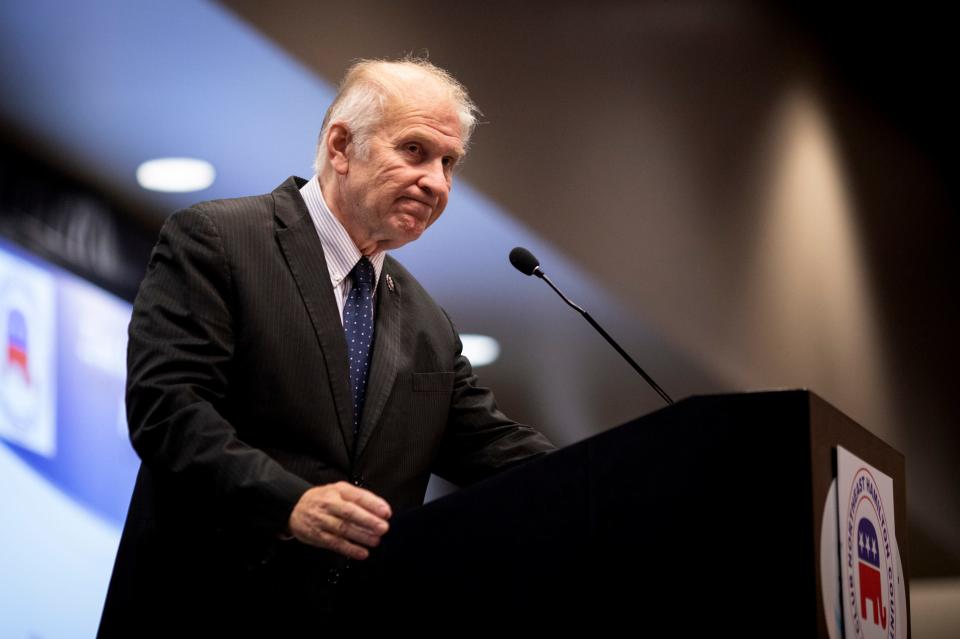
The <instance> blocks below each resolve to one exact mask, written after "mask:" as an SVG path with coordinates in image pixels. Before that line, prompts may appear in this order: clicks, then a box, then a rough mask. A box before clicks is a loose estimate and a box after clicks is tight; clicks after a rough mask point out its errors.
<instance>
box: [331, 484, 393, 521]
mask: <svg viewBox="0 0 960 639" xmlns="http://www.w3.org/2000/svg"><path fill="white" fill-rule="evenodd" d="M341 483H342V484H343V486H342V487H341V491H340V495H341V496H342V497H343V498H344V499H346V500H347V501H351V502H353V503H355V504H357V505H358V506H361V507H363V508H365V509H366V510H369V511H370V512H372V513H375V514H377V515H379V516H380V517H383V518H384V519H388V518H390V516H391V515H392V514H393V511H392V510H391V509H390V504H388V503H387V501H386V500H385V499H383V498H382V497H378V496H377V495H376V494H375V493H372V492H370V491H369V490H366V489H365V488H360V487H359V486H354V485H353V484H349V483H347V482H341Z"/></svg>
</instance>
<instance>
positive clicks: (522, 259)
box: [510, 246, 673, 404]
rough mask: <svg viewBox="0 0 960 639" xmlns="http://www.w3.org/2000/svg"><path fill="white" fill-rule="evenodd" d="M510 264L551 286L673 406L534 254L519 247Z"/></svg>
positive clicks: (514, 251)
mask: <svg viewBox="0 0 960 639" xmlns="http://www.w3.org/2000/svg"><path fill="white" fill-rule="evenodd" d="M510 263H511V264H513V266H514V268H516V269H517V270H518V271H520V272H521V273H523V274H524V275H536V276H537V277H539V278H540V279H542V280H543V281H544V282H546V283H547V284H549V285H550V288H552V289H553V290H554V291H555V292H556V294H557V295H559V296H560V297H561V298H562V299H563V301H564V302H566V303H567V305H568V306H570V307H571V308H572V309H574V310H575V311H577V312H578V313H580V314H581V315H583V317H584V318H585V319H586V320H587V321H588V322H590V325H591V326H593V327H594V328H595V329H597V332H598V333H600V334H601V335H602V336H603V338H604V339H605V340H607V342H609V344H610V345H611V346H613V348H615V349H616V351H617V352H618V353H620V355H621V357H623V358H624V359H625V360H627V363H628V364H630V366H632V367H633V370H635V371H637V373H639V374H640V377H642V378H643V379H644V380H645V381H646V382H647V384H649V385H650V387H651V388H653V390H655V391H657V394H658V395H660V397H662V398H663V401H665V402H667V404H673V400H672V399H670V396H669V395H667V393H666V391H664V390H663V389H662V388H660V385H659V384H657V383H656V382H655V381H653V378H652V377H650V376H649V375H647V373H646V371H644V370H643V369H642V368H640V365H639V364H637V363H636V362H635V361H633V358H632V357H630V356H629V355H628V354H627V352H626V351H625V350H623V349H622V348H621V347H620V345H619V344H617V342H616V341H615V340H614V339H613V338H612V337H610V335H609V334H608V333H607V332H606V331H605V330H603V327H601V326H600V325H599V324H597V322H596V321H594V319H593V318H592V317H590V313H588V312H586V311H585V310H583V308H582V307H580V306H578V305H576V304H574V303H573V302H572V301H571V300H570V298H569V297H567V296H566V295H564V294H563V292H562V291H561V290H560V289H559V288H557V287H556V285H554V283H553V282H552V281H550V278H549V277H547V274H546V273H544V272H543V269H541V268H540V260H538V259H537V258H536V257H535V256H534V255H533V253H531V252H530V251H528V250H527V249H525V248H523V247H522V246H518V247H516V248H515V249H513V250H512V251H510Z"/></svg>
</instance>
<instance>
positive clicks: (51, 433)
mask: <svg viewBox="0 0 960 639" xmlns="http://www.w3.org/2000/svg"><path fill="white" fill-rule="evenodd" d="M130 313H131V306H130V304H129V303H128V302H126V301H124V300H121V299H120V298H118V297H116V296H114V295H112V294H110V293H107V292H106V291H104V290H103V289H100V288H98V287H96V286H94V285H92V284H90V283H89V282H86V281H85V280H82V279H80V278H79V277H77V276H75V275H73V274H71V273H68V272H66V271H64V270H62V269H59V268H57V267H54V266H52V265H50V264H48V263H46V262H45V261H43V260H41V259H39V258H37V257H36V256H33V255H31V254H29V253H28V252H27V251H25V250H23V249H21V248H19V247H17V246H15V245H13V244H10V243H7V242H5V241H3V240H0V495H2V499H0V575H2V580H0V601H2V602H3V603H2V605H0V608H2V613H0V637H16V638H20V637H23V638H27V637H29V638H36V639H53V638H55V637H71V638H74V637H93V636H94V635H95V634H96V630H97V624H98V623H99V620H100V612H101V610H102V608H103V601H104V598H105V596H106V592H107V585H108V583H109V580H110V572H111V570H112V568H113V561H114V557H115V555H116V551H117V546H118V544H119V541H120V531H121V529H122V527H123V522H124V518H125V517H126V512H127V507H128V505H129V501H130V495H131V493H132V491H133V483H134V480H135V478H136V473H137V468H138V467H139V459H138V458H137V456H136V454H135V453H134V452H133V449H132V448H131V446H130V441H129V437H128V434H127V422H126V412H125V409H124V384H125V380H126V350H127V325H128V324H129V322H130Z"/></svg>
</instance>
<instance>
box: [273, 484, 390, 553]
mask: <svg viewBox="0 0 960 639" xmlns="http://www.w3.org/2000/svg"><path fill="white" fill-rule="evenodd" d="M391 515H392V512H391V511H390V505H389V504H388V503H387V502H386V501H384V500H383V499H382V498H380V497H378V496H376V495H375V494H373V493H372V492H370V491H369V490H364V489H363V488H359V487H357V486H354V485H353V484H350V483H348V482H345V481H338V482H336V483H334V484H323V485H320V486H315V487H313V488H311V489H309V490H308V491H307V492H305V493H304V494H303V496H301V497H300V501H298V502H297V505H296V506H294V508H293V512H292V513H290V521H289V522H288V527H289V529H290V534H291V535H293V536H294V537H296V538H297V539H299V540H300V541H302V542H303V543H305V544H310V545H311V546H319V547H320V548H326V549H328V550H333V551H334V552H338V553H340V554H341V555H345V556H347V557H350V558H351V559H366V558H367V556H368V555H369V554H370V551H368V550H367V549H366V548H363V547H362V546H376V545H378V544H379V543H380V537H381V536H382V535H383V534H384V533H385V532H387V529H388V528H389V525H388V524H387V519H389V518H390V516H391ZM351 542H355V543H351ZM358 544H362V546H361V545H358Z"/></svg>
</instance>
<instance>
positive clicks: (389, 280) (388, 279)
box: [387, 273, 393, 293]
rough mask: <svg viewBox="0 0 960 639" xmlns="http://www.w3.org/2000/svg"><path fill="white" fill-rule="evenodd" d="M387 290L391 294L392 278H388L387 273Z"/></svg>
mask: <svg viewBox="0 0 960 639" xmlns="http://www.w3.org/2000/svg"><path fill="white" fill-rule="evenodd" d="M387 288H388V289H390V292H391V293H392V292H393V278H392V277H390V274H389V273H387Z"/></svg>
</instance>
